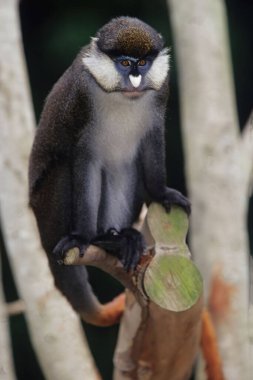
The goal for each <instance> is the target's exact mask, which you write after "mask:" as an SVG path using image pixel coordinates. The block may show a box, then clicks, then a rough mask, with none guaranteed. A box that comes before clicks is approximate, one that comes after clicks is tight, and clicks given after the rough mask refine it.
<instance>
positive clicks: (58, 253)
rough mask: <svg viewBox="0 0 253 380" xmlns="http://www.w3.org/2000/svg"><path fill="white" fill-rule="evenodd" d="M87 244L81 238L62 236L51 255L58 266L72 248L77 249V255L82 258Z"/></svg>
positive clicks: (73, 235)
mask: <svg viewBox="0 0 253 380" xmlns="http://www.w3.org/2000/svg"><path fill="white" fill-rule="evenodd" d="M87 246H88V244H87V242H85V241H84V240H83V239H82V238H81V237H79V236H77V235H75V234H72V235H71V234H70V235H67V236H64V237H63V238H62V239H61V240H60V241H59V242H58V243H57V244H56V246H55V248H54V250H53V255H54V257H55V260H56V261H57V262H58V264H63V263H64V259H65V257H66V254H67V252H68V251H69V250H70V249H72V248H78V249H79V255H80V256H83V255H84V252H85V250H86V248H87Z"/></svg>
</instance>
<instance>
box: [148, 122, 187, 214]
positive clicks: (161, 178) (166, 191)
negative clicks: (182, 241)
mask: <svg viewBox="0 0 253 380" xmlns="http://www.w3.org/2000/svg"><path fill="white" fill-rule="evenodd" d="M141 164H142V171H143V177H144V178H143V180H144V185H145V188H146V191H147V193H148V195H149V196H150V197H151V200H153V201H156V202H159V203H161V204H162V205H163V206H164V207H165V209H166V210H167V211H169V210H170V208H171V205H172V204H177V205H179V206H181V207H182V208H183V209H185V211H186V212H187V213H188V214H189V213H190V209H191V206H190V202H189V200H188V199H187V198H186V197H184V196H183V195H182V194H181V193H180V192H179V191H177V190H175V189H172V188H169V187H167V186H166V165H165V142H164V133H163V127H162V125H161V126H159V125H158V126H157V127H155V128H153V129H152V131H150V133H149V134H148V135H147V136H146V138H145V139H144V141H143V143H142V147H141Z"/></svg>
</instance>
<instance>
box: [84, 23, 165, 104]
mask: <svg viewBox="0 0 253 380" xmlns="http://www.w3.org/2000/svg"><path fill="white" fill-rule="evenodd" d="M162 47H163V40H162V37H161V36H160V35H159V34H158V33H157V32H156V31H155V30H154V29H153V28H151V27H150V26H149V25H147V24H145V23H143V22H142V21H140V20H138V19H135V18H129V17H121V18H118V19H113V20H111V21H110V22H109V23H108V24H106V25H105V26H104V27H103V28H102V29H101V30H100V31H99V32H98V33H97V36H96V37H95V38H93V39H92V42H91V44H90V49H89V51H88V52H87V53H86V55H85V56H84V57H83V63H84V65H85V67H86V68H87V69H88V70H89V72H90V73H91V75H92V76H93V77H94V79H95V80H96V82H97V83H98V84H99V85H100V86H101V87H102V88H103V89H104V90H105V91H106V92H114V91H119V92H121V93H122V94H123V95H125V96H128V97H139V96H141V95H142V94H143V93H144V92H146V91H148V90H156V91H157V90H159V89H160V88H161V86H162V85H163V83H164V81H165V79H166V77H167V74H168V70H169V55H168V49H166V48H165V49H163V48H162Z"/></svg>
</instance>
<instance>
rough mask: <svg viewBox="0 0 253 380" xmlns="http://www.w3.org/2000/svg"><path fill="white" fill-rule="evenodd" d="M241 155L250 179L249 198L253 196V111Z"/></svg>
mask: <svg viewBox="0 0 253 380" xmlns="http://www.w3.org/2000/svg"><path fill="white" fill-rule="evenodd" d="M241 155H242V157H243V158H244V161H243V163H244V167H245V171H246V173H247V177H248V181H247V182H248V186H249V196H251V195H252V194H253V111H251V113H250V116H249V119H248V121H247V123H246V125H245V127H244V128H243V132H242V140H241Z"/></svg>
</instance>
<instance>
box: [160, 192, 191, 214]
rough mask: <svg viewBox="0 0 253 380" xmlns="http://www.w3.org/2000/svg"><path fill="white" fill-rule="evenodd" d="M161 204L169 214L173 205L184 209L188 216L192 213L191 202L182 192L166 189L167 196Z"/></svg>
mask: <svg viewBox="0 0 253 380" xmlns="http://www.w3.org/2000/svg"><path fill="white" fill-rule="evenodd" d="M160 203H161V204H162V206H163V207H164V208H165V210H166V211H167V212H170V209H171V206H172V205H178V206H180V207H182V208H183V209H184V210H185V212H186V213H187V214H188V215H189V214H190V213H191V202H190V201H189V199H187V198H186V197H185V196H184V195H183V194H181V193H180V191H177V190H175V189H171V188H170V187H166V191H165V194H164V196H163V197H162V199H161V201H160Z"/></svg>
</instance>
